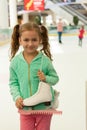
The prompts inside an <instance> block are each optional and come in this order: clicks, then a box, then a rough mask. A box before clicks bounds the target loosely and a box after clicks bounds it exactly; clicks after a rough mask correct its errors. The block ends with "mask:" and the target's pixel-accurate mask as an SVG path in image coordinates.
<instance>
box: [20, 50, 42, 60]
mask: <svg viewBox="0 0 87 130" xmlns="http://www.w3.org/2000/svg"><path fill="white" fill-rule="evenodd" d="M42 55H43V53H42V52H41V51H39V53H38V54H37V56H35V58H34V59H33V60H32V61H35V60H37V59H39V58H41V57H42ZM19 58H20V59H21V60H23V61H26V60H25V59H24V56H23V52H20V54H19Z"/></svg>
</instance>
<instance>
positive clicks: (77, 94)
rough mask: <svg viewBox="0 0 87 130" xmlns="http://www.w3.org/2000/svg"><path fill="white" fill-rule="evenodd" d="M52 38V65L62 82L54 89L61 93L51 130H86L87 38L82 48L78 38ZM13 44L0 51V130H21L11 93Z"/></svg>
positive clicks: (0, 48)
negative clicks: (11, 48) (11, 53)
mask: <svg viewBox="0 0 87 130" xmlns="http://www.w3.org/2000/svg"><path fill="white" fill-rule="evenodd" d="M62 41H63V44H59V43H58V39H57V36H50V45H51V52H52V55H53V64H54V66H55V68H56V70H57V73H58V75H59V78H60V81H59V83H58V84H57V85H56V86H54V88H56V89H57V90H59V91H60V97H59V101H60V104H59V108H58V109H59V110H62V112H63V113H62V115H54V116H53V119H52V124H51V130H86V100H85V96H86V92H85V89H86V85H85V84H86V81H87V36H85V37H84V40H83V45H82V47H80V46H78V37H77V36H63V40H62ZM9 49H10V44H5V45H3V46H1V47H0V130H19V114H18V112H17V109H16V107H15V105H14V102H13V100H12V97H11V95H10V92H9V85H8V83H9V63H10V62H9Z"/></svg>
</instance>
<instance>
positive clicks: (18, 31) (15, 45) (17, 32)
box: [11, 22, 52, 60]
mask: <svg viewBox="0 0 87 130" xmlns="http://www.w3.org/2000/svg"><path fill="white" fill-rule="evenodd" d="M31 30H35V31H36V32H37V33H38V35H39V37H40V38H41V41H42V45H43V48H42V49H41V51H43V52H44V53H45V54H46V55H47V56H48V57H49V58H50V59H51V60H52V55H51V53H50V44H49V42H48V41H49V39H48V31H47V29H46V27H45V26H43V25H40V26H39V25H37V24H36V23H33V22H32V23H25V24H22V25H20V27H19V25H16V26H15V27H14V29H13V34H12V41H11V59H12V58H13V57H14V56H15V54H16V53H17V51H18V49H19V46H20V44H19V37H20V36H21V35H22V33H23V32H24V31H31Z"/></svg>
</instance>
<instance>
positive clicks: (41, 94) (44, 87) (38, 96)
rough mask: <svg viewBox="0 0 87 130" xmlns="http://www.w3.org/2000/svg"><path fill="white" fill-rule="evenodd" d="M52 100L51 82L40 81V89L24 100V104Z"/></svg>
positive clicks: (32, 104) (31, 104)
mask: <svg viewBox="0 0 87 130" xmlns="http://www.w3.org/2000/svg"><path fill="white" fill-rule="evenodd" d="M49 101H52V94H51V89H50V86H49V84H47V83H45V82H42V81H41V82H40V83H39V86H38V91H37V92H36V93H35V94H34V95H32V96H31V97H29V98H26V99H24V100H23V104H24V106H34V105H37V104H40V103H43V102H49Z"/></svg>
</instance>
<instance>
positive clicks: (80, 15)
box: [60, 5, 87, 24]
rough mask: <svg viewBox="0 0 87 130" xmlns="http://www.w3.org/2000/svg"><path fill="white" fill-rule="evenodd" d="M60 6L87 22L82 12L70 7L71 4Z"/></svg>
mask: <svg viewBox="0 0 87 130" xmlns="http://www.w3.org/2000/svg"><path fill="white" fill-rule="evenodd" d="M60 7H61V8H62V9H64V10H65V11H67V12H68V13H70V14H71V15H73V16H76V14H77V16H78V18H79V19H80V21H82V22H83V23H84V24H87V18H86V17H85V16H83V15H82V14H80V13H79V12H77V11H76V10H74V9H73V8H71V7H69V5H65V6H60Z"/></svg>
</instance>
